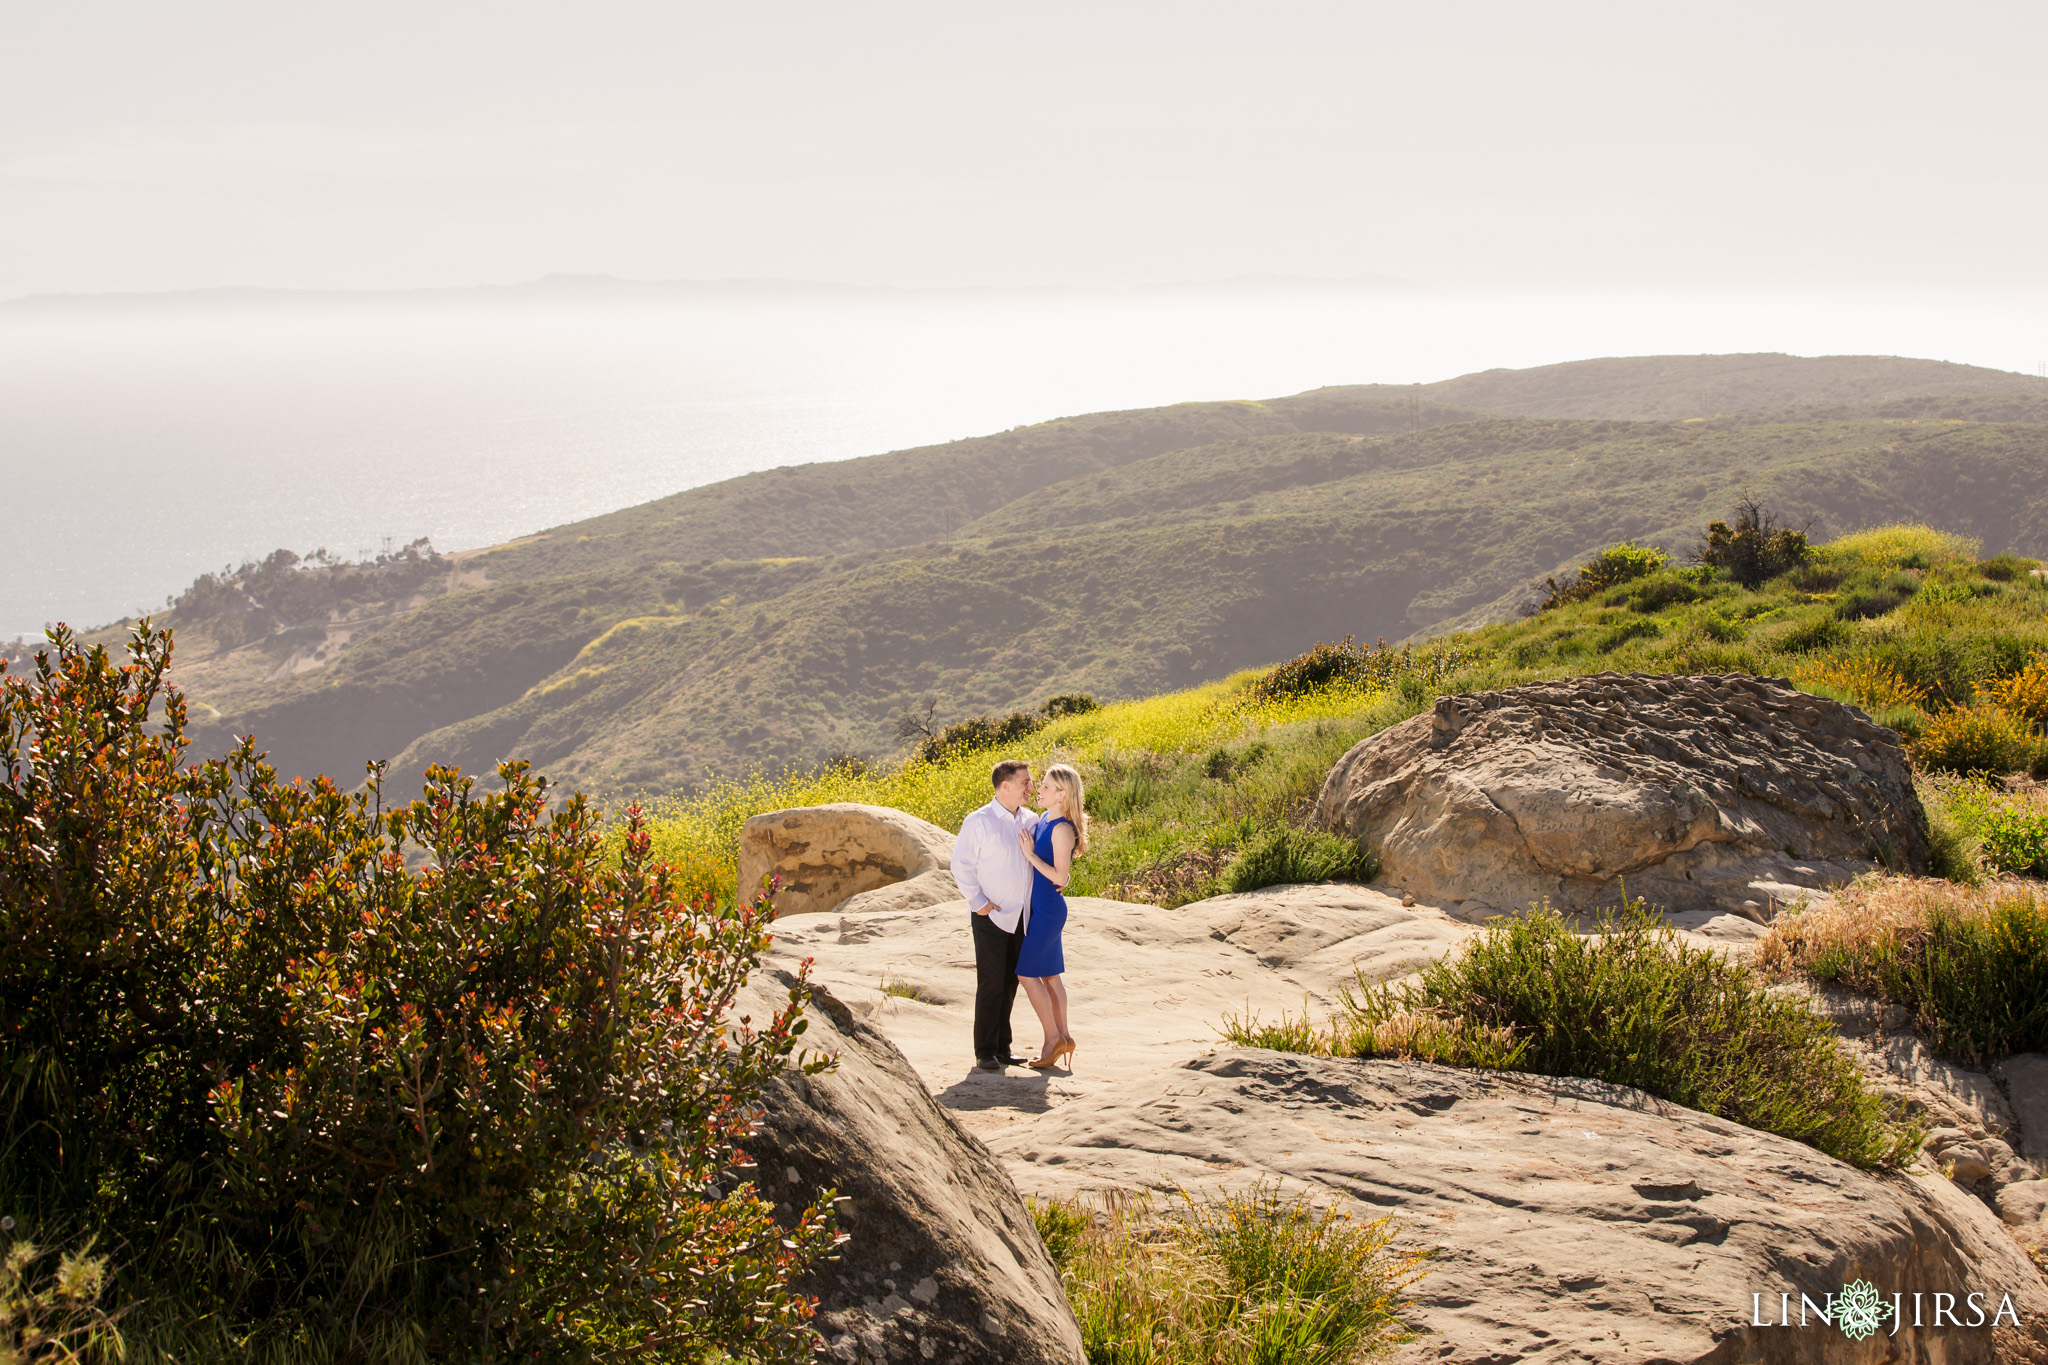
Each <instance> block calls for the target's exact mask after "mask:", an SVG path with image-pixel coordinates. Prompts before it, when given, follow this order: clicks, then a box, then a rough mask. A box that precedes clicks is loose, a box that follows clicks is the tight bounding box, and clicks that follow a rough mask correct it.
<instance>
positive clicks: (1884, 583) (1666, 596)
mask: <svg viewBox="0 0 2048 1365" xmlns="http://www.w3.org/2000/svg"><path fill="white" fill-rule="evenodd" d="M1979 553H1980V550H1979V547H1978V546H1977V545H1975V544H1974V543H1973V542H1971V541H1969V540H1968V539H1966V538H1963V537H1959V536H1955V535H1953V534H1950V533H1947V532H1942V531H1936V530H1932V529H1930V528H1927V527H1923V526H1893V527H1886V528H1880V529H1876V530H1872V531H1865V532H1860V533H1857V534H1855V535H1851V536H1846V537H1842V538H1840V539H1837V540H1834V541H1832V542H1831V543H1827V544H1823V545H1821V546H1819V547H1817V548H1815V549H1812V550H1811V551H1809V552H1808V553H1807V554H1806V555H1805V557H1804V558H1805V562H1804V563H1801V564H1797V565H1794V566H1791V567H1789V568H1786V569H1785V571H1784V572H1781V573H1778V574H1777V575H1776V576H1774V577H1770V578H1768V579H1766V580H1765V581H1763V582H1760V583H1757V584H1756V585H1755V586H1754V587H1744V586H1743V585H1742V584H1741V583H1740V582H1738V581H1736V580H1735V578H1734V577H1733V576H1731V574H1730V572H1729V571H1728V570H1726V569H1724V568H1712V567H1690V566H1680V565H1675V564H1670V563H1663V564H1659V563H1657V562H1656V556H1654V555H1632V556H1629V559H1630V560H1632V561H1633V562H1632V563H1628V564H1627V568H1628V569H1631V570H1633V571H1634V573H1633V576H1628V577H1622V576H1620V575H1616V579H1617V581H1612V582H1608V583H1606V584H1605V585H1604V586H1600V587H1598V588H1593V587H1592V586H1591V583H1588V590H1582V591H1572V592H1566V593H1563V594H1560V599H1561V600H1559V601H1557V602H1556V603H1555V604H1554V605H1551V606H1548V607H1546V608H1544V609H1541V610H1538V611H1536V612H1535V613H1533V614H1531V615H1529V616H1527V617H1523V618H1520V619H1517V620H1514V621H1507V622H1501V623H1498V624H1495V625H1491V626H1486V627H1483V628H1481V629H1479V630H1475V631H1469V632H1460V633H1455V634H1451V635H1446V636H1441V637H1439V638H1437V639H1436V640H1434V641H1432V642H1431V643H1430V644H1429V645H1427V646H1425V647H1423V648H1421V649H1414V650H1397V649H1386V650H1379V649H1376V648H1369V647H1368V648H1360V647H1358V646H1356V645H1355V644H1353V645H1342V644H1340V645H1336V646H1332V645H1329V644H1323V645H1318V646H1316V647H1315V648H1313V649H1311V650H1309V651H1307V652H1306V653H1305V654H1303V655H1301V656H1299V657H1297V658H1295V659H1293V660H1290V661H1289V662H1287V663H1285V664H1282V665H1280V666H1278V667H1277V668H1274V669H1271V670H1246V671H1245V672H1242V673H1239V674H1237V675H1235V676H1234V677H1230V678H1227V679H1222V680H1219V681H1215V682H1210V683H1204V684H1201V685H1199V686H1196V687H1191V688H1186V689H1182V690H1178V691H1172V692H1164V693H1161V694H1159V695H1156V696H1150V697H1145V698H1143V699H1140V700H1133V701H1125V702H1117V703H1112V704H1110V705H1107V706H1103V707H1101V708H1099V709H1097V710H1094V711H1089V712H1086V713H1083V714H1079V715H1071V716H1065V717H1061V718H1058V719H1054V720H1051V721H1049V722H1048V723H1045V724H1044V725H1043V726H1042V727H1041V728H1039V729H1037V730H1036V731H1035V732H1033V733H1030V734H1028V735H1026V736H1025V737H1023V738H1021V739H1013V740H1011V741H1008V742H1005V743H1003V744H1002V745H1000V746H999V747H1000V749H1001V752H1002V754H1003V755H1005V756H1011V757H1019V758H1027V759H1030V760H1032V761H1034V762H1036V763H1050V762H1067V763H1072V764H1075V765H1076V766H1077V767H1078V768H1079V769H1080V771H1081V773H1082V775H1083V777H1084V778H1085V780H1086V782H1087V792H1088V811H1089V814H1090V816H1091V817H1092V819H1093V821H1094V824H1093V825H1092V826H1091V831H1090V835H1089V839H1090V843H1091V845H1092V848H1091V851H1090V853H1089V856H1088V857H1087V858H1085V859H1083V860H1082V861H1080V862H1079V863H1077V864H1076V866H1075V882H1074V885H1073V890H1074V891H1075V892H1077V893H1078V894H1083V895H1107V896H1116V897H1120V898H1123V899H1135V900H1144V901H1152V902H1156V903H1159V904H1163V905H1178V904H1181V903H1183V902H1186V901H1192V900H1198V899H1201V898H1203V897H1206V896H1211V895H1215V894H1217V893H1218V892H1221V891H1233V890H1247V889H1251V887H1252V886H1256V885H1260V884H1264V883H1262V882H1260V881H1259V880H1258V876H1259V873H1260V869H1261V864H1264V865H1265V870H1266V872H1267V873H1268V875H1267V877H1266V880H1267V881H1269V882H1270V881H1294V880H1325V879H1327V878H1328V877H1329V876H1330V875H1331V874H1330V873H1329V872H1328V871H1323V872H1316V871H1315V870H1314V869H1313V868H1311V867H1304V866H1301V865H1300V864H1301V863H1303V862H1306V861H1308V860H1310V859H1312V858H1314V857H1316V856H1318V855H1319V853H1321V852H1323V850H1319V849H1318V848H1317V847H1316V845H1317V844H1319V843H1326V842H1333V841H1329V840H1328V837H1327V836H1324V835H1320V834H1317V833H1316V832H1314V831H1313V830H1310V829H1308V828H1306V826H1307V825H1308V824H1309V823H1310V822H1309V813H1310V811H1311V809H1312V807H1313V804H1314V801H1315V798H1316V795H1317V793H1318V792H1319V791H1320V790H1321V787H1322V784H1323V781H1324V779H1325V778H1326V777H1327V776H1328V775H1329V772H1330V769H1331V767H1332V765H1334V764H1335V763H1336V761H1337V760H1338V759H1339V758H1340V757H1342V755H1343V754H1344V753H1345V752H1346V751H1347V750H1349V749H1350V748H1351V746H1352V745H1354V744H1356V743H1357V742H1358V741H1359V740H1361V739H1364V738H1366V737H1367V736H1369V735H1373V734H1376V733H1378V732H1379V731H1380V730H1383V729H1385V728H1386V727H1387V726H1389V725H1393V724H1395V723H1397V722H1399V721H1402V720H1404V719H1406V718H1408V717H1410V716H1413V715H1416V714H1418V713H1420V712H1422V711H1424V710H1426V709H1427V708H1428V707H1429V706H1430V705H1432V704H1433V702H1434V700H1435V698H1436V697H1438V696H1440V695H1444V694H1453V695H1455V694H1462V693H1471V692H1481V691H1487V690H1491V689H1495V688H1502V687H1513V686H1517V685H1520V684H1524V683H1530V682H1536V681H1541V680H1546V679H1554V678H1563V677H1573V676H1579V675H1584V674H1591V673H1601V672H1610V671H1611V672H1622V673H1627V672H1643V673H1751V674H1755V675H1759V676H1766V677H1789V678H1790V679H1791V680H1792V681H1793V682H1794V684H1795V685H1797V686H1798V687H1800V688H1801V689H1803V690H1805V691H1808V692H1811V693H1815V694H1817V695H1821V696H1828V697H1833V698H1835V699H1836V700H1839V701H1844V702H1849V703H1851V704H1854V705H1857V706H1861V707H1863V708H1865V709H1866V710H1868V711H1869V712H1870V713H1871V714H1872V715H1873V716H1874V718H1875V719H1877V720H1878V721H1879V722H1880V723H1881V724H1884V725H1887V726H1890V727H1893V728H1894V729H1896V730H1898V731H1899V732H1900V733H1901V734H1902V736H1904V737H1905V738H1907V740H1908V741H1909V743H1908V747H1909V752H1910V753H1911V756H1912V758H1913V762H1914V765H1915V767H1916V769H1917V770H1918V771H1919V773H1920V774H1921V785H1922V796H1923V798H1924V799H1925V800H1926V801H1927V802H1928V803H1929V805H1930V806H1931V807H1932V808H1933V809H1934V810H1935V813H1936V816H1937V821H1938V824H1939V825H1940V828H1938V829H1937V830H1936V831H1935V835H1936V837H1935V839H1934V843H1935V845H1936V848H1937V862H1938V864H1939V865H1938V866H1937V867H1936V869H1935V871H1936V872H1937V873H1938V874H1939V875H1942V876H1947V877H1951V878H1956V879H1959V880H1975V879H1976V878H1977V877H1978V876H1979V875H1980V874H1981V873H1983V872H1984V871H1986V870H1990V871H1996V872H2028V871H2032V872H2033V873H2035V874H2036V875H2048V797H2044V795H2043V793H2042V789H2041V788H2040V787H2039V786H2038V785H2029V784H2028V783H2025V782H2018V783H2012V784H2009V785H2010V790H2009V791H2004V792H2001V791H2000V790H1998V789H1997V788H1996V787H1994V786H1993V785H1992V784H1991V783H1989V782H1986V781H1985V780H1984V779H1986V778H2005V777H2008V776H2010V775H2015V774H2018V775H2024V774H2026V773H2027V772H2029V771H2032V772H2033V773H2034V774H2035V775H2036V776H2048V580H2044V578H2043V577H2042V576H2041V575H2040V574H2038V573H2035V572H2033V571H2032V570H2033V569H2034V568H2035V567H2036V564H2035V561H2032V560H2025V559H2017V558H2015V557H2012V556H2000V557H1993V558H1991V559H1989V560H1983V561H1980V560H1979V559H1978V558H1977V556H1978V554H1979ZM1601 558H1602V559H1607V558H1608V557H1607V556H1602V557H1601ZM1614 558H1621V557H1620V556H1615V557H1614ZM1565 581H1566V582H1567V583H1571V582H1586V581H1587V580H1583V579H1578V580H1574V579H1572V578H1571V576H1570V575H1567V576H1566V580H1565ZM1598 581H1599V580H1598V579H1594V580H1592V581H1591V582H1594V583H1596V582H1598ZM1987 741H1988V742H1987ZM994 756H995V753H994V751H993V750H991V749H988V748H983V747H975V746H961V747H955V748H952V749H949V750H945V751H943V752H941V753H939V754H938V755H936V756H935V757H934V758H932V759H929V760H927V759H925V758H921V757H919V758H912V759H909V760H907V761H905V762H902V763H899V764H894V765H889V766H885V767H881V768H877V769H874V770H869V771H859V770H855V769H852V768H848V767H832V768H825V769H822V770H817V771H812V772H798V773H788V774H783V775H779V776H763V775H759V774H756V775H753V776H751V777H748V778H745V779H742V780H736V781H734V780H729V781H725V782H721V783H718V784H715V785H713V786H712V787H710V788H709V789H708V790H706V791H704V792H702V793H699V794H695V795H683V796H677V797H672V798H669V799H665V800H662V801H659V802H657V803H656V804H655V806H654V809H653V817H652V824H653V830H654V840H655V846H656V850H657V852H658V853H659V855H660V856H661V857H662V858H664V859H666V860H668V861H669V862H671V863H672V864H673V865H674V866H676V867H677V868H678V869H679V870H680V871H681V873H682V874H683V875H684V876H685V877H686V878H688V879H689V880H690V881H691V882H692V883H693V884H695V885H698V886H701V887H703V888H705V889H706V890H715V891H719V892H721V893H724V894H730V892H731V890H732V887H733V877H734V875H735V871H736V863H737V855H738V851H739V835H740V829H741V827H742V825H743V824H744V823H745V821H746V820H747V818H748V817H749V816H752V815H755V814H758V813H760V812H763V811H770V810H778V809H783V808H786V807H789V806H800V805H815V804H819V803H823V802H828V801H859V802H866V803H871V804H876V805H885V806H893V807H896V808H898V809H901V810H906V811H909V812H911V813H912V814H915V815H918V816H920V817H922V818H924V819H927V820H931V821H934V822H936V823H938V824H941V825H944V826H945V827H947V828H949V829H950V828H957V827H958V825H959V823H960V821H961V819H962V818H963V817H965V816H966V814H967V813H968V812H969V811H971V810H973V809H974V808H975V807H976V806H978V805H981V804H982V803H983V802H985V801H986V800H987V799H988V771H989V764H990V761H991V759H992V758H993V757H994ZM1958 773H1963V774H1968V776H1967V777H1960V776H1957V775H1956V774H1958ZM1276 844H1278V845H1281V847H1279V848H1277V849H1276V847H1275V845H1276ZM1339 851H1340V852H1341V850H1339ZM1368 852H1369V850H1368ZM1275 863H1277V864H1278V865H1279V874H1278V875H1274V874H1273V867H1272V865H1273V864H1275ZM1290 864H1293V866H1291V867H1290ZM1339 875H1345V874H1339Z"/></svg>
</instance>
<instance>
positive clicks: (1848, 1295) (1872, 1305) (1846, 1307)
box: [1835, 1280, 1896, 1341]
mask: <svg viewBox="0 0 2048 1365" xmlns="http://www.w3.org/2000/svg"><path fill="white" fill-rule="evenodd" d="M1894 1311H1896V1310H1895V1309H1894V1307H1893V1306H1892V1305H1891V1304H1888V1303H1886V1302H1885V1301H1884V1300H1883V1299H1881V1298H1879V1297H1878V1293H1877V1286H1876V1285H1874V1284H1872V1283H1871V1282H1870V1281H1868V1280H1851V1281H1849V1283H1847V1284H1845V1285H1843V1286H1842V1292H1841V1293H1840V1294H1839V1295H1837V1296H1836V1298H1835V1326H1837V1327H1839V1328H1841V1329H1842V1335H1843V1336H1845V1337H1847V1338H1849V1339H1850V1340H1851V1341H1861V1340H1863V1339H1864V1338H1865V1337H1867V1336H1869V1335H1870V1334H1871V1333H1872V1332H1875V1331H1876V1330H1877V1329H1878V1327H1879V1325H1880V1324H1882V1323H1883V1322H1884V1320H1885V1319H1886V1318H1888V1317H1890V1316H1891V1315H1892V1313H1893V1312H1894Z"/></svg>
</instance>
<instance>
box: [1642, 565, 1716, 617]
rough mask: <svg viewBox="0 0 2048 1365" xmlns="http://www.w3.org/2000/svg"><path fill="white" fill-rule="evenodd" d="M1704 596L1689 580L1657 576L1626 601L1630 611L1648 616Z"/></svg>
mask: <svg viewBox="0 0 2048 1365" xmlns="http://www.w3.org/2000/svg"><path fill="white" fill-rule="evenodd" d="M1705 595H1706V594H1705V593H1702V592H1701V591H1700V590H1699V588H1698V587H1697V586H1695V585H1694V584H1693V583H1692V581H1691V580H1689V579H1686V578H1682V577H1680V576H1679V575H1678V574H1675V573H1673V574H1659V575H1658V576H1657V577H1655V578H1653V579H1651V580H1650V581H1649V582H1648V583H1645V584H1643V586H1642V587H1640V588H1637V589H1636V590H1635V591H1634V592H1632V593H1630V594H1629V595H1628V597H1627V599H1626V600H1627V602H1628V605H1629V607H1630V609H1631V610H1634V611H1639V612H1642V613H1644V614H1645V615H1648V614H1649V613H1651V612H1656V611H1663V610H1664V609H1666V608H1667V607H1676V606H1682V605H1684V604H1685V603H1687V602H1697V601H1699V600H1700V599H1701V598H1702V597H1704V596H1705Z"/></svg>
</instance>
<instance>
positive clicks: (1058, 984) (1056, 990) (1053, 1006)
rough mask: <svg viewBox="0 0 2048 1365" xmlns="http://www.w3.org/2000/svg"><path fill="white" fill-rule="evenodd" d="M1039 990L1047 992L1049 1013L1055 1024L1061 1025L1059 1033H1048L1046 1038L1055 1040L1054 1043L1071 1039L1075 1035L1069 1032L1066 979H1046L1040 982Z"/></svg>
mask: <svg viewBox="0 0 2048 1365" xmlns="http://www.w3.org/2000/svg"><path fill="white" fill-rule="evenodd" d="M1039 989H1041V990H1043V991H1044V992H1045V995H1046V1004H1047V1005H1048V1007H1049V1012H1050V1013H1051V1015H1052V1018H1053V1022H1054V1023H1056V1024H1058V1025H1059V1031H1058V1032H1057V1033H1048V1034H1046V1035H1045V1036H1046V1037H1048V1038H1051V1039H1053V1040H1054V1041H1058V1040H1060V1039H1071V1038H1072V1037H1073V1036H1074V1035H1073V1034H1072V1033H1070V1032H1068V1031H1067V979H1066V977H1064V976H1048V977H1044V978H1042V979H1041V980H1040V982H1039Z"/></svg>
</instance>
